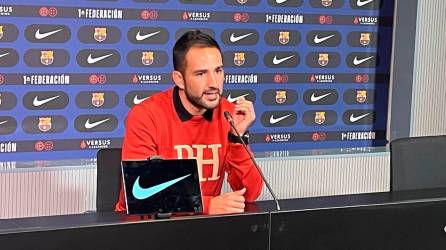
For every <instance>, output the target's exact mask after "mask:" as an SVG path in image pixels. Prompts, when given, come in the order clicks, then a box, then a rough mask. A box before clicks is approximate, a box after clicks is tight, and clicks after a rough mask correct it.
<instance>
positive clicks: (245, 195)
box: [115, 31, 263, 214]
mask: <svg viewBox="0 0 446 250" xmlns="http://www.w3.org/2000/svg"><path fill="white" fill-rule="evenodd" d="M173 64H174V71H173V72H172V79H173V81H174V83H175V85H176V86H175V87H174V88H173V89H169V90H167V91H164V92H162V93H159V94H156V95H153V96H151V97H150V98H149V99H147V100H145V101H144V102H142V103H141V104H139V105H136V106H134V107H133V108H132V110H131V111H130V112H129V115H128V117H127V123H126V131H125V136H124V142H123V149H122V159H123V160H141V159H147V158H149V157H150V156H153V155H160V156H161V157H163V158H164V159H185V158H194V159H197V163H198V172H199V175H200V185H201V192H202V196H203V203H204V204H203V205H204V213H206V214H224V213H241V212H243V211H244V208H245V202H253V201H254V200H255V199H256V198H257V197H258V196H259V194H260V192H261V190H262V186H263V182H262V179H261V177H260V174H259V172H258V171H257V169H256V168H255V166H254V165H253V163H252V162H251V160H250V158H249V155H248V154H247V152H246V151H245V150H244V149H243V146H242V144H241V143H240V141H239V140H238V139H237V137H235V134H236V133H235V132H234V131H232V130H231V128H230V125H229V123H228V122H227V121H226V120H225V117H224V112H225V111H229V112H230V113H231V114H232V117H233V120H234V123H235V126H236V128H237V130H238V131H239V133H240V134H244V133H247V131H248V127H249V126H251V124H252V123H253V122H254V119H255V113H254V108H253V105H252V103H251V102H249V101H247V100H245V99H244V98H239V99H238V100H237V101H236V103H235V104H233V103H230V102H228V100H226V99H225V98H222V97H221V94H222V92H223V81H224V71H223V60H222V55H221V51H220V47H219V46H218V44H217V42H216V41H215V40H214V39H213V38H212V37H210V36H209V35H207V34H204V33H202V32H200V31H189V32H187V33H185V34H184V35H183V36H181V37H180V38H179V39H178V41H177V42H176V44H175V46H174V48H173ZM225 172H226V173H227V174H228V181H229V184H230V186H231V188H232V189H233V190H235V191H234V192H229V193H223V194H220V193H221V187H222V184H223V179H224V174H225ZM115 210H116V211H123V210H125V201H124V193H123V190H122V188H121V193H120V197H119V201H118V203H117V204H116V208H115Z"/></svg>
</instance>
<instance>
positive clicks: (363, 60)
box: [353, 56, 373, 65]
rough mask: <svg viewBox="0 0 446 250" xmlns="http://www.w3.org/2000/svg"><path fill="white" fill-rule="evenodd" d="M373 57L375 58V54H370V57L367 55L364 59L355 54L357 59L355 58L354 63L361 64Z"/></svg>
mask: <svg viewBox="0 0 446 250" xmlns="http://www.w3.org/2000/svg"><path fill="white" fill-rule="evenodd" d="M372 58H373V56H369V57H366V58H364V59H358V57H357V56H355V59H353V64H354V65H359V64H361V63H363V62H365V61H368V60H370V59H372Z"/></svg>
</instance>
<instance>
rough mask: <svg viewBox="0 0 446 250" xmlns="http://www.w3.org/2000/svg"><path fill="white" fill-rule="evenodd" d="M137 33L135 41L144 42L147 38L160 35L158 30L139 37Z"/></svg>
mask: <svg viewBox="0 0 446 250" xmlns="http://www.w3.org/2000/svg"><path fill="white" fill-rule="evenodd" d="M139 32H140V31H139V30H138V33H137V34H136V37H135V38H136V41H142V40H146V39H147V38H149V37H152V36H154V35H156V34H159V33H161V30H158V31H155V32H152V33H149V34H145V35H141V34H140V33H139Z"/></svg>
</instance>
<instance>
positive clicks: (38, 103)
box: [33, 95, 60, 107]
mask: <svg viewBox="0 0 446 250" xmlns="http://www.w3.org/2000/svg"><path fill="white" fill-rule="evenodd" d="M59 97H60V95H56V96H53V97H49V98H46V99H42V100H39V97H38V96H36V97H34V100H33V105H34V107H40V106H42V105H43V104H45V103H47V102H50V101H52V100H54V99H57V98H59Z"/></svg>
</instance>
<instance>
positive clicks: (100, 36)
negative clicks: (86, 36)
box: [94, 28, 107, 42]
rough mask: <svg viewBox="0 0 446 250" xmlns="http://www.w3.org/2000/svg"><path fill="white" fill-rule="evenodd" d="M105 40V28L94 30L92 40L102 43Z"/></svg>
mask: <svg viewBox="0 0 446 250" xmlns="http://www.w3.org/2000/svg"><path fill="white" fill-rule="evenodd" d="M105 39H107V28H94V40H96V41H98V42H103V41H105Z"/></svg>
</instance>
